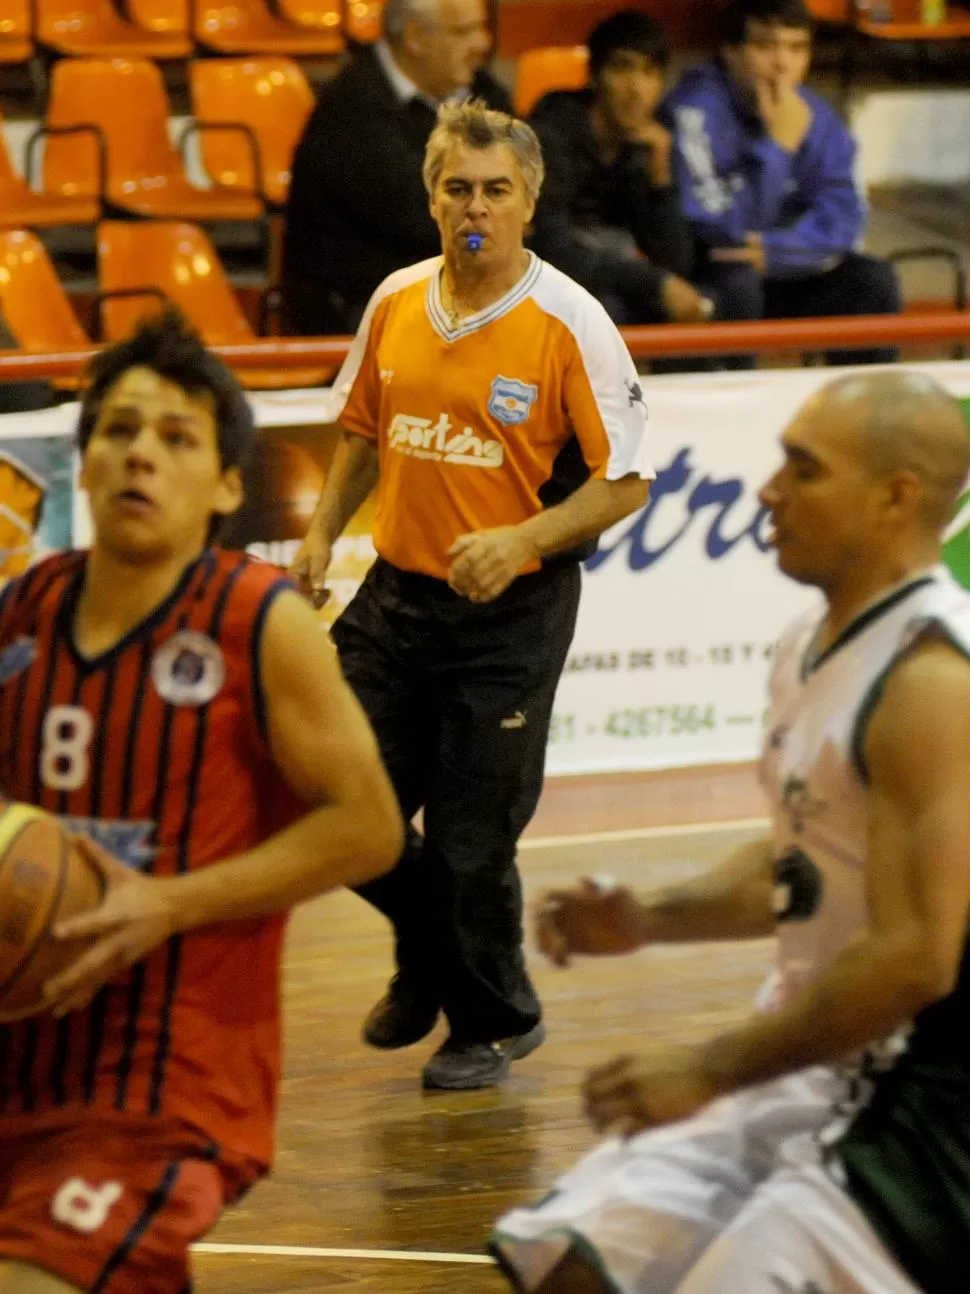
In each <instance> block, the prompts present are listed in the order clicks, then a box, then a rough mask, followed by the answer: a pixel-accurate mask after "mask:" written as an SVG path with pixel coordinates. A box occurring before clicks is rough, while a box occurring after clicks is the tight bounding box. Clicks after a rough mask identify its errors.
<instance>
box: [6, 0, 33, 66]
mask: <svg viewBox="0 0 970 1294" xmlns="http://www.w3.org/2000/svg"><path fill="white" fill-rule="evenodd" d="M30 25H31V24H30V0H3V7H2V12H0V63H25V62H26V61H27V59H29V58H30V57H32V55H33V53H34V42H33V40H32V39H31V36H30Z"/></svg>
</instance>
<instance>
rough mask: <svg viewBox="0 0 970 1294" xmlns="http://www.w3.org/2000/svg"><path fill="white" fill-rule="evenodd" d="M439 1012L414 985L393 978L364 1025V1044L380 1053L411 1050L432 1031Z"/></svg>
mask: <svg viewBox="0 0 970 1294" xmlns="http://www.w3.org/2000/svg"><path fill="white" fill-rule="evenodd" d="M439 1010H440V1007H439V1006H438V1004H437V1003H436V1002H432V1001H431V1000H430V999H429V998H428V997H427V996H425V994H423V993H422V992H421V991H420V989H418V988H416V987H415V985H414V983H413V981H411V980H408V979H406V978H405V976H403V975H395V976H394V978H393V979H392V980H391V982H390V984H389V985H388V987H387V992H386V993H385V994H384V996H383V997H382V998H381V1000H380V1001H379V1002H378V1003H377V1005H376V1006H375V1007H372V1008H371V1011H370V1014H369V1015H368V1017H367V1019H366V1020H365V1021H364V1030H363V1033H364V1042H366V1043H369V1044H370V1046H371V1047H380V1048H381V1050H382V1051H393V1050H394V1049H395V1048H397V1047H410V1046H413V1044H414V1043H416V1042H420V1041H421V1039H422V1038H426V1037H427V1036H428V1034H429V1033H430V1032H431V1030H432V1029H433V1028H434V1027H435V1025H436V1023H437V1021H438V1012H439Z"/></svg>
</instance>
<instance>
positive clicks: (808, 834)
mask: <svg viewBox="0 0 970 1294" xmlns="http://www.w3.org/2000/svg"><path fill="white" fill-rule="evenodd" d="M821 620H822V615H821V613H820V612H818V611H816V612H815V613H814V614H811V615H808V616H805V617H803V618H802V619H801V620H799V621H798V622H796V624H795V625H794V626H793V627H792V628H791V630H790V631H789V632H788V633H787V634H786V636H785V638H784V639H783V641H782V643H781V644H780V646H779V650H778V655H777V658H776V662H775V668H774V671H773V674H772V682H771V710H770V716H769V724H768V729H767V734H766V738H765V748H764V754H763V759H762V778H763V781H764V784H765V786H766V789H767V791H768V794H769V795H770V797H771V806H772V818H773V824H774V835H775V840H776V842H777V846H778V853H777V860H776V864H775V906H776V916H777V919H778V946H779V952H778V956H779V974H780V982H781V991H782V993H783V994H788V993H790V992H792V991H794V990H796V989H797V988H799V987H800V986H802V985H804V984H806V983H807V982H809V981H811V980H812V979H814V978H815V977H817V976H818V975H819V974H821V973H822V972H823V971H824V970H825V969H826V967H827V966H828V965H829V964H830V963H831V961H832V960H833V959H834V958H835V957H837V956H838V955H839V953H840V952H841V951H842V950H843V949H844V948H845V946H846V944H847V943H848V942H849V941H850V940H851V939H852V938H853V937H854V936H855V935H858V934H860V933H862V932H863V931H864V929H865V925H866V905H865V860H866V851H867V832H868V818H869V813H868V801H869V789H868V784H867V770H866V766H865V753H864V748H865V736H866V729H867V725H868V722H869V720H870V718H871V716H872V714H873V711H874V710H875V708H876V706H877V705H878V703H879V700H880V698H881V696H882V693H883V689H884V686H885V683H886V680H887V679H888V677H889V675H890V674H891V672H892V670H893V669H894V667H895V666H896V665H897V664H898V662H899V661H900V660H901V659H902V657H904V656H905V655H906V653H907V652H908V651H909V650H910V649H911V647H912V646H913V644H914V642H916V641H917V640H918V639H919V638H920V637H921V636H922V635H923V634H924V633H926V632H927V631H928V630H930V629H932V630H934V631H935V632H937V633H939V634H942V635H944V636H945V637H947V638H948V639H949V640H950V641H951V642H952V643H953V644H954V646H955V647H956V648H957V649H958V650H960V651H961V652H963V653H964V654H965V655H967V656H968V657H970V594H968V593H967V591H966V590H964V589H963V588H961V587H960V586H959V585H958V584H957V583H956V582H955V581H954V580H953V578H952V577H951V576H950V575H949V573H948V572H947V571H946V570H945V569H944V568H942V567H941V568H938V569H935V570H933V571H931V572H929V573H927V574H924V575H921V576H919V577H917V578H914V579H912V580H910V581H909V582H908V583H906V584H905V585H902V586H900V587H897V588H895V589H892V590H890V591H888V592H887V593H886V594H885V595H884V596H883V597H882V598H880V599H879V600H878V601H877V602H876V603H874V604H872V605H871V606H869V607H867V608H866V610H865V611H863V612H862V613H861V614H860V615H859V616H858V617H857V618H856V619H855V620H854V621H853V622H852V624H850V625H849V626H848V628H847V629H845V630H844V632H843V633H842V634H841V635H840V637H839V638H838V639H837V640H836V641H835V642H834V643H832V644H831V645H830V646H829V647H828V648H826V650H825V651H824V652H821V653H818V652H817V651H816V650H815V642H816V639H817V634H818V630H819V626H820V623H821ZM967 793H968V795H970V787H968V788H967ZM967 866H968V867H970V841H967ZM968 1026H970V959H966V960H965V962H964V966H963V970H962V973H961V976H960V981H959V983H958V986H957V988H956V990H955V992H954V993H952V994H951V995H950V996H949V997H947V998H946V999H944V1000H943V1001H942V1002H940V1003H937V1004H936V1005H935V1006H934V1007H932V1008H930V1009H929V1010H927V1011H924V1012H923V1013H921V1014H920V1015H919V1016H918V1017H917V1018H916V1019H915V1020H914V1021H913V1022H912V1027H911V1028H910V1029H909V1031H908V1033H907V1035H906V1037H905V1042H904V1044H902V1045H895V1046H894V1045H888V1046H886V1047H883V1048H879V1047H877V1048H874V1049H873V1051H872V1054H871V1056H870V1057H869V1058H868V1059H867V1062H865V1063H864V1066H863V1068H864V1072H865V1076H866V1078H868V1079H871V1082H866V1083H864V1084H859V1085H858V1086H857V1094H858V1095H859V1096H860V1097H863V1096H864V1103H863V1104H861V1108H859V1109H858V1110H856V1111H855V1112H854V1113H853V1117H852V1119H851V1121H850V1122H849V1124H848V1127H847V1130H846V1131H844V1132H843V1134H842V1135H841V1136H840V1137H839V1139H838V1140H837V1141H836V1142H835V1144H834V1147H833V1151H832V1153H833V1155H834V1156H835V1158H836V1160H837V1161H839V1163H840V1176H841V1178H842V1180H843V1183H844V1185H845V1186H846V1189H847V1190H848V1191H849V1193H850V1194H851V1195H852V1197H853V1199H855V1201H856V1203H857V1204H859V1205H860V1206H861V1207H862V1208H863V1210H864V1212H865V1213H866V1215H867V1216H868V1218H869V1220H870V1222H871V1223H872V1225H873V1226H874V1227H875V1229H876V1230H877V1232H878V1233H879V1234H880V1235H881V1236H882V1238H883V1240H884V1241H885V1243H886V1244H887V1245H888V1247H889V1248H890V1250H891V1251H892V1252H893V1253H894V1254H895V1256H896V1257H897V1259H898V1260H899V1261H900V1263H901V1264H902V1266H903V1267H904V1268H905V1269H906V1270H907V1271H908V1272H909V1273H910V1274H911V1275H912V1276H913V1277H914V1279H916V1281H917V1282H918V1283H919V1285H920V1286H921V1288H922V1289H924V1290H926V1291H927V1294H955V1292H956V1290H957V1288H958V1286H957V1285H955V1284H953V1281H954V1279H957V1280H958V1281H959V1282H964V1283H963V1284H959V1289H960V1290H961V1291H963V1290H965V1289H967V1288H970V1284H968V1283H966V1278H965V1272H964V1269H963V1266H962V1264H963V1261H964V1257H963V1256H964V1254H965V1253H966V1252H968V1251H970V1028H968Z"/></svg>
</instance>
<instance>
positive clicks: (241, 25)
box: [195, 0, 344, 55]
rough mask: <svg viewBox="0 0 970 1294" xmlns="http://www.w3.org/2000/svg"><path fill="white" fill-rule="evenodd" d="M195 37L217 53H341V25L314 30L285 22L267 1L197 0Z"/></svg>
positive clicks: (342, 44) (201, 43)
mask: <svg viewBox="0 0 970 1294" xmlns="http://www.w3.org/2000/svg"><path fill="white" fill-rule="evenodd" d="M195 39H196V40H197V41H198V43H199V44H200V45H203V46H204V47H205V48H206V49H211V50H213V51H214V52H215V53H217V54H304V55H324V54H339V53H340V51H341V50H342V49H343V47H344V38H343V33H342V32H341V30H340V27H339V26H336V27H324V28H319V29H314V28H310V27H297V26H296V24H295V23H290V22H283V21H281V20H280V19H279V18H277V17H276V16H275V14H273V13H271V12H270V10H269V8H268V7H267V4H266V0H196V4H195Z"/></svg>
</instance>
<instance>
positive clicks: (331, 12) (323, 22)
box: [269, 0, 344, 31]
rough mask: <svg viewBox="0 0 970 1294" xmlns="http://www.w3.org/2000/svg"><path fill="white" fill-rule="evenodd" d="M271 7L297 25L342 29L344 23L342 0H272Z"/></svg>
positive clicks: (278, 15)
mask: <svg viewBox="0 0 970 1294" xmlns="http://www.w3.org/2000/svg"><path fill="white" fill-rule="evenodd" d="M269 7H270V11H271V12H272V13H275V14H276V15H277V17H279V18H282V19H283V21H284V22H291V23H294V24H295V25H296V26H297V27H311V28H313V29H314V30H324V31H326V30H333V31H340V30H341V25H342V23H343V10H344V6H343V4H342V3H341V0H270V3H269Z"/></svg>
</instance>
